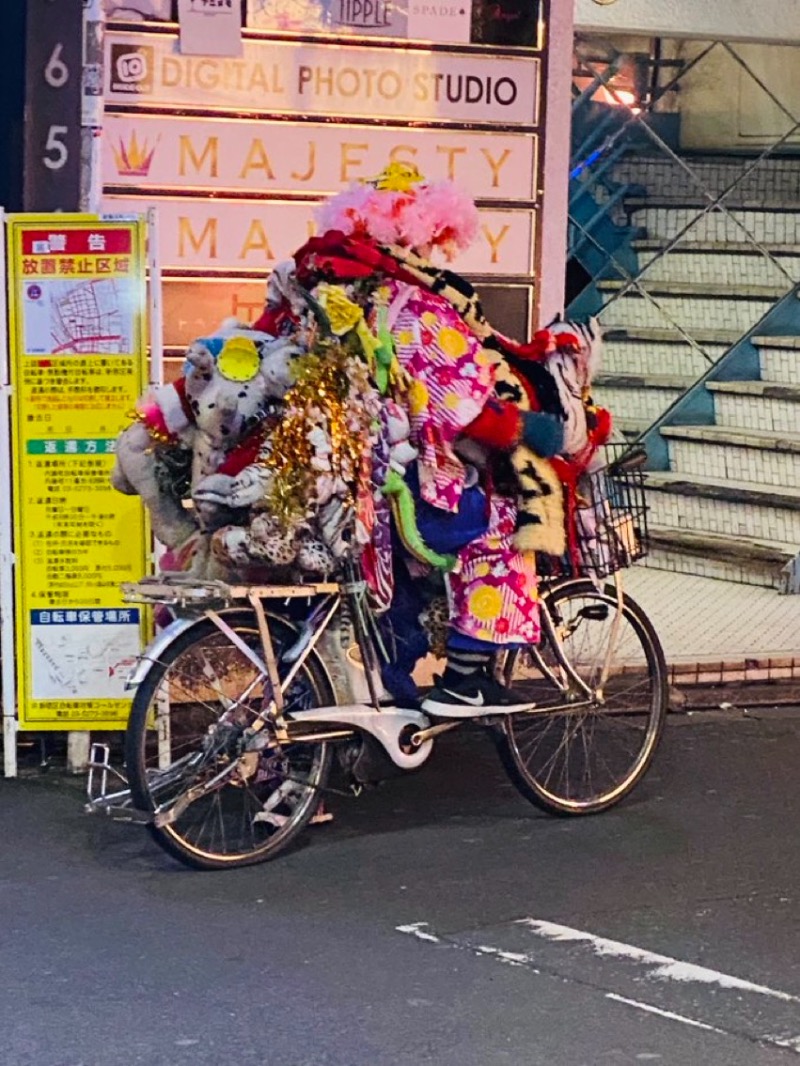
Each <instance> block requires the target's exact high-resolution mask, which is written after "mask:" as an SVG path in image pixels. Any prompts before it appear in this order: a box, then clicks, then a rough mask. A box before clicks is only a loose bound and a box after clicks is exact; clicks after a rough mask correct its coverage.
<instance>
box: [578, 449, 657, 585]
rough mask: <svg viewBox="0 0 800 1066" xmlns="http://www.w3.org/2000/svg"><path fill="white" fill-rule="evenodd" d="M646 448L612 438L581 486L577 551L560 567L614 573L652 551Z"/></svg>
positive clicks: (581, 573) (599, 574)
mask: <svg viewBox="0 0 800 1066" xmlns="http://www.w3.org/2000/svg"><path fill="white" fill-rule="evenodd" d="M643 460H644V454H643V453H639V452H636V451H633V450H632V449H631V448H630V446H629V445H628V444H606V445H604V446H603V447H602V448H601V449H600V450H599V451H598V453H597V456H596V458H595V462H594V464H593V467H590V469H589V470H588V471H587V472H586V473H585V474H583V475H582V476H581V478H580V479H579V481H578V484H577V488H576V501H575V507H574V510H573V512H572V514H570V516H569V518H568V521H570V522H571V523H572V530H571V534H572V535H571V537H570V538H569V539H570V541H571V543H572V545H573V548H574V550H573V552H571V553H569V554H568V555H567V556H566V557H565V558H564V560H563V561H561V565H560V567H559V569H560V570H561V572H562V573H564V574H565V575H567V574H569V575H572V576H576V577H577V576H583V577H597V578H602V577H608V576H609V575H610V574H613V573H616V572H617V571H618V570H622V569H624V568H625V567H628V566H630V565H631V564H632V563H634V562H636V560H637V559H642V558H643V557H644V556H645V555H647V552H648V548H649V538H648V530H647V509H648V508H647V503H646V502H645V494H644V483H645V476H646V475H645V472H644V471H643V470H642V465H641V464H642V462H643Z"/></svg>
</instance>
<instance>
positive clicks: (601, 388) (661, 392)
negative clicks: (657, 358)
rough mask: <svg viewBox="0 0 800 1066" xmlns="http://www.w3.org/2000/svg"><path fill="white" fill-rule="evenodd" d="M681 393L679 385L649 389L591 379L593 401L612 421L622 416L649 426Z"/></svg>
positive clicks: (682, 390) (645, 386)
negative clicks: (609, 413)
mask: <svg viewBox="0 0 800 1066" xmlns="http://www.w3.org/2000/svg"><path fill="white" fill-rule="evenodd" d="M683 392H684V389H683V388H670V387H663V388H653V387H651V386H647V385H641V386H639V387H636V386H632V385H630V384H619V383H618V382H616V381H614V380H608V379H606V381H604V382H603V381H595V384H594V386H593V387H592V397H593V399H594V401H595V403H597V404H599V405H600V406H601V407H605V408H606V409H607V410H609V411H610V412H611V414H612V416H614V420H615V424H616V422H617V418H616V416H617V415H624V416H625V418H627V419H630V420H632V421H635V422H644V423H645V425H646V426H649V425H652V424H653V422H655V421H656V419H657V418H660V417H661V415H663V413H664V412H665V411H666V410H667V408H668V407H670V406H671V405H672V404H673V403H674V402H675V400H677V399H678V397H680V396H682V395H683Z"/></svg>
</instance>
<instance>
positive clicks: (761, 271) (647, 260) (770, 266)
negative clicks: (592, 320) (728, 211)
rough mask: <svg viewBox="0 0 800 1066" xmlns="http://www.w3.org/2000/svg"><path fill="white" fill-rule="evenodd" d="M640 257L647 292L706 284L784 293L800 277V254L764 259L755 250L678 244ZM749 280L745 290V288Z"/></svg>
mask: <svg viewBox="0 0 800 1066" xmlns="http://www.w3.org/2000/svg"><path fill="white" fill-rule="evenodd" d="M637 254H638V256H639V266H640V273H639V275H638V277H639V280H640V282H641V284H643V285H644V287H645V288H646V289H654V288H655V287H656V286H659V287H663V286H664V285H678V286H682V287H683V288H684V289H685V288H686V287H687V285H706V286H712V287H713V288H716V289H717V290H718V291H719V292H721V293H723V292H728V291H732V292H734V293H738V292H745V291H746V292H747V293H751V294H757V293H758V292H759V291H761V290H762V287H764V286H766V287H772V288H773V289H778V290H779V293H780V294H783V293H785V292H786V291H787V290H788V289H789V288H791V285H792V283H793V281H795V280H797V279H798V278H800V251H799V252H798V254H797V255H792V256H778V255H772V256H765V255H762V254H761V253H760V252H759V251H758V250H757V249H756V248H754V247H752V246H751V247H750V250H749V251H748V252H744V251H741V252H731V251H730V250H728V249H726V248H725V247H724V245H723V246H721V247H720V249H719V250H718V251H713V250H710V249H708V248H705V247H697V248H685V247H684V246H681V245H678V246H677V247H676V248H670V250H669V251H668V252H664V251H663V245H660V246H658V247H657V248H653V249H652V250H645V249H642V248H640V249H639V250H638V252H637ZM744 279H746V289H745V290H743V289H742V284H743V280H744Z"/></svg>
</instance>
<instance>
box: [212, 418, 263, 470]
mask: <svg viewBox="0 0 800 1066" xmlns="http://www.w3.org/2000/svg"><path fill="white" fill-rule="evenodd" d="M269 428H270V429H271V428H272V427H269ZM267 433H268V427H266V426H259V427H258V429H254V430H253V431H252V432H251V433H248V434H247V436H246V437H245V438H244V439H243V440H241V441H239V443H238V444H237V445H236V447H235V448H233V449H232V451H229V452H228V454H227V455H226V456H225V458H224V459H223V460H222V462H221V463H220V465H219V469H218V473H220V474H227V475H228V476H229V477H236V475H237V474H241V472H242V471H243V470H244V468H245V467H246V466H251V465H252V464H253V463H254V462H255V461H256V459H258V453H259V452H260V451H261V446H262V444H263V443H264V439H265V438H266V436H267Z"/></svg>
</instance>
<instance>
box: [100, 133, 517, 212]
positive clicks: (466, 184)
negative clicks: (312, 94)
mask: <svg viewBox="0 0 800 1066" xmlns="http://www.w3.org/2000/svg"><path fill="white" fill-rule="evenodd" d="M103 148H104V153H105V154H104V158H103V173H104V175H105V181H106V184H107V185H125V186H129V187H131V188H137V189H159V188H160V189H204V190H209V191H213V192H225V191H228V190H230V191H238V190H246V191H249V192H251V193H274V194H277V195H280V194H282V193H297V192H303V193H313V194H316V195H323V194H327V193H331V192H335V191H338V190H339V189H341V188H344V187H345V186H347V185H348V184H349V183H350V182H352V181H358V180H360V179H362V178H368V177H371V176H372V175H374V174H377V173H379V172H380V170H381V169H382V167H384V166H385V165H386V162H387V160H401V161H403V162H409V163H415V164H416V165H417V166H418V167H419V169H420V170H421V171H422V173H423V174H425V176H426V177H427V178H429V179H431V180H440V179H442V178H451V179H452V180H454V181H457V182H458V183H459V184H460V185H461V186H462V187H463V188H464V189H466V190H467V191H468V192H469V193H470V194H471V195H472V196H474V197H475V198H476V199H478V200H518V201H523V202H524V201H530V200H534V199H535V197H536V191H535V188H534V175H535V173H536V150H537V135H536V134H535V133H531V134H526V133H515V134H503V133H467V132H462V131H456V130H452V131H451V130H414V129H388V128H386V127H382V128H377V129H370V130H366V129H364V128H363V127H354V126H345V125H342V124H340V123H337V124H336V125H335V126H333V125H329V124H323V123H305V122H304V123H303V124H302V125H296V124H290V123H287V122H263V121H262V122H252V121H243V120H237V119H201V118H183V117H177V116H176V117H171V118H163V117H161V116H155V115H107V116H106V124H105V131H104V138H103Z"/></svg>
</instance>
